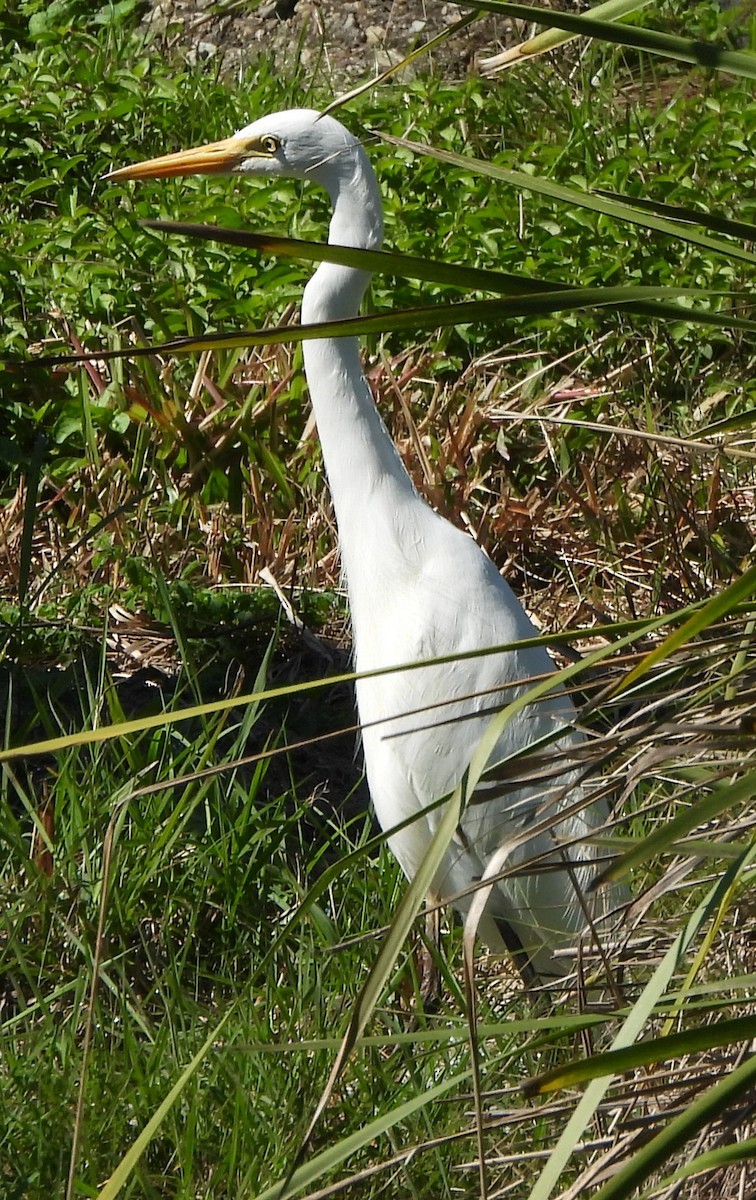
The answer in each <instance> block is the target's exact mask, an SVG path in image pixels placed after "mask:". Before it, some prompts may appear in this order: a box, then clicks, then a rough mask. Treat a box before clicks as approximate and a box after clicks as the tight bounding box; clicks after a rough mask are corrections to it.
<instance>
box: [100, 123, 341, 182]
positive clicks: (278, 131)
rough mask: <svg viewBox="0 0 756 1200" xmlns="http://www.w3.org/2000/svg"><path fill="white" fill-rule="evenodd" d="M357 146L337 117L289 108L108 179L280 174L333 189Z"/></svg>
mask: <svg viewBox="0 0 756 1200" xmlns="http://www.w3.org/2000/svg"><path fill="white" fill-rule="evenodd" d="M358 146H359V143H358V142H357V139H356V138H354V137H353V136H352V134H351V133H349V132H348V130H346V129H345V128H344V126H343V125H342V124H341V123H340V122H339V121H336V120H334V118H333V117H328V116H325V117H321V116H320V114H319V113H318V112H316V111H315V110H314V109H307V108H300V109H289V110H287V111H285V112H279V113H271V114H270V115H269V116H266V117H261V118H260V119H259V120H258V121H253V122H252V124H251V125H246V126H245V127H244V129H240V130H239V131H238V133H235V134H233V135H232V136H231V137H229V138H225V139H224V140H223V141H220V142H209V143H208V144H207V145H204V146H197V147H194V148H193V149H191V150H179V151H178V153H176V154H165V155H162V156H161V157H160V158H151V159H148V160H146V161H144V162H138V163H133V164H131V165H130V166H127V167H120V168H119V169H117V170H115V171H110V172H109V173H108V174H107V175H106V176H105V179H166V178H169V177H171V176H179V175H219V174H222V175H260V176H268V177H270V176H280V177H283V178H287V179H312V180H314V181H315V182H316V183H320V184H322V185H323V186H325V187H326V188H328V190H329V191H330V190H331V189H332V185H333V182H334V179H335V177H338V176H339V175H341V174H343V173H351V170H352V169H353V155H354V152H355V150H356V148H357V147H358ZM350 160H352V161H350Z"/></svg>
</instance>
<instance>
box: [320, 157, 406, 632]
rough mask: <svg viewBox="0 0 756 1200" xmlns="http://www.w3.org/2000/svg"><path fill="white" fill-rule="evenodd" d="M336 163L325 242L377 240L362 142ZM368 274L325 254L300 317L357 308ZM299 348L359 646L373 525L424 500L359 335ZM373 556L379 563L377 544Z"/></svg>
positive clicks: (368, 243) (370, 243)
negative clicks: (389, 426)
mask: <svg viewBox="0 0 756 1200" xmlns="http://www.w3.org/2000/svg"><path fill="white" fill-rule="evenodd" d="M333 165H334V170H333V171H332V172H329V175H328V177H327V178H323V179H322V182H323V183H324V184H325V186H326V187H327V188H328V191H329V194H330V196H331V200H332V201H333V206H334V208H333V217H332V220H331V225H330V229H329V236H328V240H329V242H330V243H331V244H335V245H342V246H353V247H356V248H358V249H365V250H372V249H378V248H379V247H380V245H381V241H382V232H383V230H382V226H383V221H382V215H381V199H380V193H379V190H378V183H377V181H376V178H375V175H374V173H373V169H372V167H371V166H370V163H369V161H368V158H367V156H366V154H365V152H364V151H363V149H362V147H361V146H360V145H359V144H358V143H357V142H356V141H355V142H354V144H353V146H351V147H350V148H349V150H348V151H347V152H346V153H344V152H342V153H341V154H340V155H339V157H338V160H336V161H334V164H333ZM369 281H370V272H368V271H358V270H356V269H354V268H352V267H342V266H337V265H336V264H333V263H322V264H321V266H320V267H319V268H318V270H317V271H316V272H315V274H314V275H313V277H312V279H311V280H310V282H309V283H308V284H307V287H306V288H305V292H304V298H303V302H302V322H303V324H311V323H316V322H319V321H330V320H339V319H341V318H346V317H353V316H356V315H357V314H358V312H359V307H360V303H361V301H362V297H363V295H364V293H365V289H366V287H367V285H368V283H369ZM303 351H304V363H305V374H306V376H307V382H308V385H309V390H310V397H311V400H312V405H313V409H314V412H315V419H316V422H317V426H318V433H319V435H320V442H321V446H322V448H323V461H324V464H325V469H326V474H327V476H328V482H329V485H330V489H331V495H332V497H333V504H334V509H335V511H336V521H337V524H338V527H339V542H340V547H341V558H342V565H343V568H344V571H345V574H346V580H347V586H348V589H349V596H350V606H351V610H352V621H353V625H354V632H355V638H356V641H357V648H358V651H359V640H360V636H359V635H360V613H361V611H363V599H364V600H365V604H366V605H368V606H369V602H370V596H369V595H368V589H370V588H372V586H373V584H372V581H371V580H369V579H368V578H367V576H366V573H365V567H364V563H365V559H366V552H367V556H368V557H369V555H370V553H371V551H373V549H374V548H376V547H378V546H380V547H384V548H385V547H386V538H385V537H380V536H377V537H375V538H373V537H372V536H371V530H373V529H376V528H378V527H379V526H380V525H381V524H383V523H384V520H385V523H386V524H385V527H386V528H392V527H393V525H394V524H395V520H396V513H397V511H401V510H402V509H403V508H404V509H406V507H407V505H408V503H409V504H410V505H411V503H412V501H414V503H415V504H421V501H420V500H419V497H418V496H417V493H416V492H415V490H414V488H413V486H412V482H411V480H410V478H409V476H408V475H407V472H406V471H405V469H404V466H403V464H402V462H401V460H400V458H399V455H398V453H397V451H396V448H395V447H394V444H393V442H392V440H391V438H390V437H389V434H388V432H387V430H386V427H385V425H384V424H383V421H382V420H381V418H380V415H379V413H378V410H377V409H376V407H375V404H374V402H373V398H372V395H371V393H370V389H369V387H368V384H367V381H366V380H365V377H364V375H363V373H362V368H361V366H360V356H359V344H358V341H357V338H352V337H350V338H346V337H344V338H321V339H318V340H315V341H306V342H304V343H303ZM409 497H411V500H410V499H408V498H409ZM423 507H424V506H423ZM366 543H367V546H366ZM391 549H392V547H391V546H390V545H389V546H388V550H389V552H391ZM358 561H359V563H360V569H359V571H358V570H357V565H356V564H357V562H358ZM374 565H375V568H376V572H379V571H380V570H381V564H380V563H379V562H378V561H377V554H376V555H375V563H374ZM353 567H354V569H352V568H353ZM358 583H359V585H360V586H361V587H363V588H364V589H365V592H366V594H365V596H364V597H363V596H361V595H360V594H358V590H357V586H358ZM373 599H374V597H373Z"/></svg>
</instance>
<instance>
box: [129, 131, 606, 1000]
mask: <svg viewBox="0 0 756 1200" xmlns="http://www.w3.org/2000/svg"><path fill="white" fill-rule="evenodd" d="M216 173H228V174H235V175H244V176H267V177H271V176H274V177H285V178H293V179H301V180H311V181H313V182H314V183H317V184H319V185H321V186H322V187H323V188H325V189H326V191H327V192H328V194H329V196H330V199H331V202H332V205H333V214H332V218H331V223H330V230H329V242H330V243H332V244H336V245H340V246H350V247H357V248H359V249H368V250H376V249H379V248H380V246H381V242H382V233H383V216H382V206H381V196H380V190H379V187H378V183H377V180H376V176H375V174H374V172H373V169H372V167H371V165H370V162H369V160H368V157H367V155H366V153H365V151H364V149H363V147H362V146H361V144H360V142H359V141H358V140H357V139H356V138H355V137H353V136H352V134H351V133H349V132H348V130H347V129H345V127H344V126H343V125H342V124H341V123H340V122H339V121H337V120H335V119H334V118H333V117H330V116H320V115H319V114H318V113H317V112H316V111H311V110H307V109H297V110H291V111H285V112H279V113H276V114H274V115H270V116H266V117H263V118H261V119H260V120H257V121H254V122H253V123H252V124H251V125H247V126H246V127H245V128H244V129H241V130H239V132H238V133H235V134H233V136H231V137H229V138H227V139H225V140H223V141H220V142H213V143H210V144H208V145H204V146H200V147H197V148H194V149H191V150H184V151H180V152H178V153H175V154H168V155H165V156H162V157H160V158H154V159H151V160H149V161H146V162H140V163H136V164H134V165H132V166H126V167H123V168H121V169H119V170H115V171H113V172H112V173H111V174H110V175H109V176H108V178H110V179H120V180H125V179H150V178H164V177H169V176H183V175H190V174H216ZM369 279H370V273H369V272H367V271H364V270H357V269H354V268H352V267H345V266H337V265H335V264H333V263H328V262H324V263H322V264H321V265H320V266H319V267H318V269H317V271H316V272H315V274H314V275H313V276H312V278H311V279H310V280H309V282H308V284H307V286H306V287H305V289H304V295H303V299H302V321H303V322H304V323H308V324H309V323H315V322H323V321H333V320H339V319H342V318H346V317H352V316H356V315H357V313H358V310H359V307H360V304H361V301H362V298H363V295H364V293H365V289H366V287H367V285H368V282H369ZM303 352H304V365H305V374H306V378H307V383H308V388H309V393H310V398H311V402H312V405H313V408H314V413H315V419H316V423H317V428H318V433H319V437H320V442H321V445H322V451H323V461H324V464H325V470H326V475H327V478H328V483H329V486H330V491H331V496H332V498H333V505H334V510H335V514H336V522H337V526H338V531H339V543H340V553H341V563H342V568H343V572H344V576H345V580H346V586H347V593H348V598H349V607H350V612H351V622H352V631H353V638H354V662H355V667H356V670H357V671H358V672H373V671H381V670H383V669H385V668H392V667H396V666H398V665H403V664H407V663H412V662H417V661H418V660H421V659H434V658H439V657H442V656H443V657H445V658H447V659H448V658H449V656H454V655H465V654H467V653H469V652H471V651H479V650H481V649H483V648H486V647H489V646H503V645H507V646H509V645H512V644H516V643H518V642H521V641H523V640H527V639H531V638H533V637H535V636H537V631H536V630H535V628H534V626H533V624H532V623H531V621H530V619H529V617H528V616H527V614H526V613H525V610H524V609H523V607H522V605H521V604H520V603H519V601H518V600H517V598H516V596H515V595H514V593H513V592H512V590H511V588H510V587H509V585H508V584H507V583H506V582H505V580H504V579H502V577H501V576H500V575H499V573H498V572H497V571H496V569H495V567H494V566H493V564H492V562H491V561H490V559H489V558H488V557H487V556H486V555H485V553H484V552H483V550H482V549H481V548H480V547H479V546H478V545H477V544H476V542H475V541H474V540H473V539H472V538H471V537H470V536H469V535H468V534H466V533H464V532H462V531H461V530H459V529H457V528H455V527H454V526H453V525H451V524H450V523H449V522H448V521H447V520H446V519H444V518H443V517H442V516H440V515H439V514H438V513H437V512H435V511H434V510H433V509H432V508H430V507H429V505H428V504H426V502H425V501H424V500H423V499H422V498H421V497H420V496H419V494H418V493H417V491H416V490H415V487H414V485H413V483H412V481H411V479H410V477H409V475H408V474H407V471H406V470H405V468H404V465H403V463H402V461H401V459H400V457H399V454H398V452H397V449H396V447H395V446H394V443H393V442H392V440H391V437H390V436H389V434H388V431H387V430H386V427H385V425H384V424H383V421H382V419H381V417H380V415H379V413H378V410H377V408H376V406H375V403H374V401H373V397H372V395H371V392H370V389H369V387H368V384H367V382H366V380H365V377H364V375H363V372H362V368H361V365H360V353H359V345H358V341H357V338H356V337H338V338H329V337H322V338H318V339H315V340H311V341H305V342H304V344H303ZM553 669H554V667H553V663H552V661H551V659H550V658H549V655H548V653H547V652H546V650H545V649H543V648H542V647H533V646H530V647H522V648H518V647H517V646H516V645H515V646H514V648H513V649H507V650H505V651H499V652H496V653H492V654H490V655H486V656H482V657H475V658H459V659H456V660H455V661H446V662H444V663H443V664H435V665H431V666H427V667H424V668H423V669H418V670H407V671H403V672H402V671H400V672H394V673H388V674H383V675H381V674H379V675H374V676H371V677H369V678H361V679H359V680H358V681H357V706H358V713H359V718H360V724H361V726H362V729H363V733H362V741H363V748H364V756H365V767H366V772H367V779H368V786H369V790H370V795H371V798H372V801H373V805H374V807H375V811H376V814H377V817H378V820H379V822H380V824H381V827H382V828H383V829H384V830H386V831H391V830H393V829H394V828H395V826H397V825H401V824H402V822H406V821H407V820H408V818H414V820H412V821H411V823H409V824H406V825H405V826H404V827H403V828H402V829H401V830H399V831H398V832H394V833H390V836H389V838H388V841H389V845H390V846H391V849H392V850H393V852H394V854H395V855H396V858H397V859H398V860H399V863H400V865H401V867H402V869H403V871H404V872H405V874H406V875H407V877H408V878H412V877H413V875H414V874H415V871H416V870H417V868H418V865H419V864H420V862H421V861H422V860H423V856H424V855H425V854H426V851H427V848H428V845H429V843H430V840H431V838H432V836H433V833H434V830H435V829H436V828H437V825H438V821H439V820H440V811H441V810H440V808H439V806H438V804H437V803H436V806H435V807H432V806H433V805H434V802H438V801H439V800H441V799H442V798H443V797H445V796H448V795H449V794H450V793H451V792H452V791H453V789H454V788H455V787H456V786H457V785H458V784H459V782H460V779H461V777H462V775H463V773H464V771H465V769H466V768H467V766H468V765H469V763H470V759H471V757H472V755H473V753H474V750H475V747H476V745H477V743H478V742H479V740H480V738H481V736H482V734H483V731H484V729H485V728H486V725H487V722H488V721H489V720H490V718H491V713H492V711H493V710H495V708H496V707H497V706H498V707H501V706H502V705H503V704H506V703H508V702H509V701H511V700H512V699H513V697H514V696H516V695H517V694H521V693H522V690H523V689H524V688H527V687H528V685H529V681H532V680H533V679H540V678H542V677H544V676H548V675H549V673H552V672H553ZM574 722H575V711H574V707H573V705H572V702H571V700H570V698H569V696H568V695H567V694H566V692H565V691H564V690H563V689H561V688H558V687H557V688H555V689H554V690H553V692H551V693H550V694H549V695H548V696H546V697H545V698H543V699H540V700H539V701H538V702H537V703H535V704H532V705H530V706H529V707H527V708H526V709H524V710H522V711H521V712H520V713H519V715H518V716H516V717H515V718H514V719H513V720H511V721H510V722H509V724H508V725H507V726H506V728H505V729H504V731H503V732H502V734H501V736H500V739H499V741H498V744H497V746H496V750H495V752H494V754H493V755H492V756H491V759H490V760H489V761H490V762H492V763H494V762H499V763H502V762H506V761H507V760H509V766H510V774H511V773H512V771H511V764H512V761H513V759H514V758H515V757H516V756H519V757H520V758H521V756H522V754H523V751H524V750H526V749H527V747H529V746H533V745H535V744H537V746H538V747H539V757H540V772H539V771H535V772H533V774H532V777H531V778H530V779H527V780H523V778H522V766H521V765H520V779H519V781H518V780H517V778H516V777H517V775H518V772H517V771H516V770H515V771H514V776H515V779H514V781H511V782H510V784H509V786H508V787H506V786H503V785H502V783H501V780H498V781H496V780H494V781H493V782H490V781H489V782H486V777H485V776H484V777H483V780H482V781H481V785H480V788H479V791H478V792H477V793H476V795H475V797H474V803H472V804H470V805H468V807H467V808H466V811H465V813H464V816H463V819H462V822H461V825H460V827H459V828H458V830H457V834H456V836H455V838H454V840H453V842H452V844H451V845H450V846H449V849H448V852H447V853H446V857H445V860H444V862H443V864H442V866H441V868H440V870H439V871H438V873H437V876H436V879H435V881H434V888H433V891H434V896H435V897H437V898H438V899H439V900H444V901H446V900H449V901H451V903H452V904H453V905H454V907H455V908H457V909H458V910H459V911H460V912H462V913H464V912H466V911H467V910H468V909H469V905H470V895H471V891H472V890H473V889H474V886H475V883H476V881H478V880H480V879H481V876H482V875H483V872H484V870H485V866H486V863H487V862H488V861H489V859H490V857H491V856H492V854H493V853H494V851H495V850H496V849H497V847H499V846H500V845H501V844H502V843H503V842H505V841H506V840H507V839H508V838H509V839H517V838H518V839H520V841H519V844H517V845H516V846H515V849H514V851H513V853H512V854H511V855H510V856H509V858H508V860H507V874H506V877H504V878H502V879H501V880H500V881H499V882H498V883H497V884H496V886H495V887H494V889H493V891H492V894H491V897H490V899H489V901H488V904H487V908H486V911H485V913H484V915H483V919H482V921H481V923H480V926H479V930H478V932H479V935H480V937H481V938H482V940H483V941H484V942H485V943H487V944H488V946H489V947H490V948H491V949H493V950H495V951H497V952H502V951H504V950H509V951H510V952H511V953H512V954H513V955H514V958H515V961H516V963H517V965H518V967H519V968H520V970H521V973H522V974H523V977H524V978H525V979H526V981H528V980H529V981H532V980H533V979H541V980H543V979H547V978H549V977H550V976H559V975H564V974H565V967H564V965H562V963H561V962H560V961H559V960H558V959H556V960H555V958H554V951H555V950H557V949H559V948H560V947H565V946H569V945H571V944H574V943H575V942H576V941H577V939H578V938H579V937H580V935H581V934H582V933H583V932H584V931H585V929H586V926H587V924H589V923H590V922H591V921H592V920H593V919H594V918H595V917H596V916H597V915H598V916H602V915H604V913H605V910H606V900H605V899H603V898H602V896H601V893H598V894H597V895H591V896H588V895H587V887H588V884H589V882H590V881H591V879H592V878H593V876H594V875H595V873H596V859H597V852H596V850H595V848H594V847H593V846H592V845H591V844H590V843H589V841H588V840H587V839H590V838H591V836H592V835H595V833H596V830H597V829H599V828H600V827H601V826H602V825H603V824H604V823H605V822H606V821H607V819H608V810H607V807H606V805H605V803H604V802H603V801H599V800H594V801H593V802H591V803H588V802H587V796H586V793H585V792H584V790H583V788H582V786H581V784H580V782H579V775H580V772H579V770H578V769H577V766H576V757H575V755H576V751H578V752H579V749H580V746H581V744H582V743H583V736H582V734H580V733H579V732H578V731H577V730H576V729H575V727H574ZM544 747H547V749H546V750H545V751H544ZM544 756H545V757H546V758H547V759H548V760H549V763H550V764H551V769H550V771H549V770H544V767H543V760H544ZM526 774H527V772H526ZM487 792H488V794H487ZM582 798H585V799H586V806H585V807H584V808H582V810H580V811H576V810H577V809H579V804H580V800H581V799H582ZM549 805H551V809H552V811H553V812H554V813H555V814H556V817H557V819H556V821H555V823H554V824H553V825H552V827H551V828H550V829H547V830H546V831H544V829H543V826H544V824H547V822H544V820H543V814H544V813H545V812H547V811H548V810H549ZM561 814H564V816H561ZM537 823H538V824H539V825H540V829H539V830H537V831H535V832H534V834H533V836H532V837H530V838H529V840H527V841H526V842H522V835H523V833H525V832H526V831H527V829H528V827H529V826H535V825H536V824H537ZM513 845H514V842H513ZM528 864H530V865H528ZM599 910H600V911H599Z"/></svg>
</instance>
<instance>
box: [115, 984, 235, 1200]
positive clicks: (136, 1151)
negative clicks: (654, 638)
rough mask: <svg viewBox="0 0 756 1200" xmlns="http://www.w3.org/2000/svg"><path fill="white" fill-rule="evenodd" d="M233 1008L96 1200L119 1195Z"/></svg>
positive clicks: (226, 1014) (173, 1088)
mask: <svg viewBox="0 0 756 1200" xmlns="http://www.w3.org/2000/svg"><path fill="white" fill-rule="evenodd" d="M234 1008H235V1006H234V1005H232V1006H231V1007H230V1008H229V1009H228V1011H227V1012H226V1013H225V1015H224V1016H223V1017H222V1018H221V1020H220V1021H219V1022H218V1024H217V1025H216V1026H215V1028H214V1029H213V1031H212V1033H210V1035H209V1036H208V1037H207V1038H206V1039H205V1041H204V1042H203V1044H202V1046H200V1048H199V1050H198V1051H197V1053H196V1054H195V1056H194V1058H193V1059H192V1060H191V1062H189V1063H187V1065H186V1066H185V1067H184V1069H183V1071H182V1072H181V1074H180V1075H179V1077H178V1079H177V1080H176V1082H175V1083H174V1085H173V1087H172V1088H171V1090H170V1091H169V1092H168V1094H167V1095H166V1097H165V1099H164V1100H163V1101H162V1103H161V1104H160V1105H159V1106H158V1108H157V1109H156V1110H155V1112H154V1113H153V1115H152V1116H151V1117H150V1119H149V1121H148V1122H147V1124H146V1125H145V1127H144V1129H143V1130H142V1132H141V1133H140V1134H139V1136H138V1137H137V1138H136V1140H135V1141H134V1143H133V1144H132V1145H131V1146H130V1147H129V1149H128V1150H127V1151H126V1153H125V1154H124V1156H123V1158H122V1159H121V1161H120V1162H119V1164H118V1166H117V1167H116V1169H115V1170H114V1172H113V1174H112V1175H111V1176H110V1178H109V1179H108V1181H107V1182H106V1184H105V1186H104V1187H102V1188H101V1189H100V1191H99V1192H98V1193H97V1200H113V1198H114V1197H115V1196H117V1195H118V1193H119V1192H120V1191H121V1188H122V1187H123V1186H124V1184H126V1183H127V1182H128V1180H129V1177H130V1175H131V1173H132V1171H133V1170H134V1168H135V1166H136V1165H137V1163H138V1162H139V1159H140V1158H141V1157H142V1155H143V1154H144V1152H145V1150H146V1149H147V1147H148V1146H149V1144H150V1142H151V1141H152V1139H153V1138H154V1137H155V1135H156V1133H157V1132H158V1131H159V1129H160V1126H161V1125H162V1123H163V1121H164V1120H165V1117H166V1115H167V1114H168V1112H169V1111H170V1109H171V1108H172V1107H173V1105H174V1104H175V1103H176V1101H177V1100H178V1098H179V1096H180V1095H181V1093H182V1092H183V1090H184V1088H185V1087H186V1085H187V1084H188V1083H189V1080H190V1079H191V1078H192V1076H193V1075H194V1073H195V1072H196V1071H197V1069H198V1067H200V1066H201V1064H202V1063H203V1062H204V1060H205V1059H206V1058H207V1056H208V1054H209V1053H210V1051H211V1050H212V1049H213V1046H215V1044H216V1042H217V1040H218V1038H219V1037H220V1035H221V1033H222V1032H223V1029H224V1028H225V1026H226V1025H227V1023H228V1021H229V1020H230V1018H231V1016H232V1014H233V1012H234Z"/></svg>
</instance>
